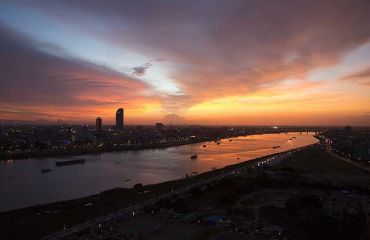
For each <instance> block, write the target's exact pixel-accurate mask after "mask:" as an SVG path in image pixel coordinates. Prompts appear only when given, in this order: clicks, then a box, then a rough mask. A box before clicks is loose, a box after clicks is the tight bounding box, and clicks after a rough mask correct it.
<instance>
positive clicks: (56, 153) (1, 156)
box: [0, 134, 257, 161]
mask: <svg viewBox="0 0 370 240" xmlns="http://www.w3.org/2000/svg"><path fill="white" fill-rule="evenodd" d="M254 135H257V134H254ZM242 136H247V135H238V136H224V137H222V138H221V139H227V138H231V137H242ZM219 139H220V138H201V139H190V140H183V141H176V142H163V143H153V144H140V145H135V144H131V145H124V146H118V145H117V146H102V147H96V148H88V149H86V148H85V149H81V148H70V149H57V150H48V151H30V152H11V153H7V152H1V153H0V161H6V160H10V159H11V160H17V159H28V158H49V157H61V156H63V157H64V156H65V157H71V156H79V155H86V154H100V153H106V152H121V151H135V150H145V149H163V148H169V147H176V146H182V145H188V144H194V143H201V142H208V141H217V140H219Z"/></svg>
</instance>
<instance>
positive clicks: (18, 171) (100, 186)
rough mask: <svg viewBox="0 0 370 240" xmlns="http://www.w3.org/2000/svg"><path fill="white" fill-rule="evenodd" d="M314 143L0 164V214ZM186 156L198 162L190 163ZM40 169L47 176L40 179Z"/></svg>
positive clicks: (252, 142) (264, 138)
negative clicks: (58, 163)
mask: <svg viewBox="0 0 370 240" xmlns="http://www.w3.org/2000/svg"><path fill="white" fill-rule="evenodd" d="M293 136H295V137H296V138H293ZM289 139H292V140H289ZM315 142H317V140H316V139H315V138H314V137H313V134H312V133H309V134H306V133H304V134H299V133H288V134H285V133H283V134H264V135H251V136H247V137H238V138H233V139H232V140H231V141H229V139H223V140H221V143H220V145H217V144H216V143H215V142H206V143H198V144H192V145H184V146H178V147H171V148H167V149H152V150H139V151H126V152H112V153H102V154H97V155H85V156H81V157H83V158H85V159H86V163H85V164H82V165H70V166H63V167H55V166H54V165H55V164H54V163H55V161H56V160H57V158H48V159H28V160H16V161H2V162H1V161H0V196H1V197H0V211H5V210H9V209H16V208H21V207H26V206H31V205H35V204H42V203H49V202H54V201H61V200H67V199H73V198H78V197H83V196H88V195H92V194H96V193H99V192H101V191H103V190H107V189H110V188H114V187H131V186H133V185H134V184H136V183H143V184H153V183H159V182H163V181H168V180H173V179H178V178H182V177H184V176H185V175H186V174H189V175H190V174H191V173H192V172H199V173H201V172H205V171H209V170H211V169H212V168H221V167H224V166H226V165H230V164H235V163H238V162H242V161H246V160H250V159H254V158H256V157H261V156H265V155H269V154H273V153H277V152H282V151H286V150H289V149H293V148H297V147H301V146H305V145H308V144H312V143H315ZM203 145H206V147H203ZM273 146H280V148H277V149H273V148H272V147H273ZM192 154H197V155H198V158H197V159H190V156H191V155H192ZM78 158H80V157H78ZM117 162H118V163H117ZM43 168H50V169H52V171H51V172H49V173H45V174H42V173H41V172H40V171H41V169H43ZM127 180H130V181H127Z"/></svg>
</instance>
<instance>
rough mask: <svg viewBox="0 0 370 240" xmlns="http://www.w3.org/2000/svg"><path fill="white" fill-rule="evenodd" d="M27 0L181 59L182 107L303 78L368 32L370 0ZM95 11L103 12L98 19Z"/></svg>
mask: <svg viewBox="0 0 370 240" xmlns="http://www.w3.org/2000/svg"><path fill="white" fill-rule="evenodd" d="M29 4H32V6H35V5H38V7H39V8H40V9H41V10H42V11H44V13H45V14H49V15H50V16H53V17H57V18H60V19H63V21H71V23H72V22H73V24H76V28H79V29H80V30H82V31H86V32H88V33H90V34H92V35H94V36H96V37H98V38H101V39H103V40H104V41H110V42H112V43H115V44H122V43H124V45H125V46H127V47H130V48H132V49H135V50H136V51H138V52H141V53H144V54H150V55H151V56H156V57H160V58H165V59H166V60H168V61H170V62H172V63H174V64H176V65H177V68H176V69H175V70H173V71H172V72H171V78H172V79H174V80H176V81H177V83H178V84H179V86H180V87H181V89H182V91H183V92H184V93H185V94H184V95H183V96H182V97H178V96H175V97H173V99H172V105H173V104H177V107H181V106H182V107H184V106H189V105H192V104H194V103H196V102H199V101H200V100H207V99H212V98H215V97H223V96H229V95H237V94H249V93H251V92H254V91H256V90H258V89H261V88H263V87H264V86H266V85H274V84H277V83H279V82H280V81H281V80H283V79H286V78H305V77H306V76H307V74H308V73H309V72H310V71H311V70H313V69H315V68H316V67H324V66H330V65H333V64H336V63H338V62H339V61H340V59H341V58H342V57H343V56H344V54H346V53H348V52H349V51H350V50H352V49H354V48H356V47H358V46H360V45H362V44H364V43H366V42H368V41H369V39H370V38H369V37H370V26H369V22H370V14H369V12H370V1H368V0H353V1H347V0H337V1H321V0H313V1H304V0H276V1H242V0H231V1H227V3H225V1H201V2H200V1H195V0H194V1H192V0H189V1H171V0H155V1H152V2H151V3H150V4H148V3H147V2H146V1H140V0H135V1H115V0H108V1H88V2H86V1H82V0H73V1H50V2H49V1H48V2H43V3H42V4H37V2H36V3H29ZM82 12H84V14H83V15H82V14H81V13H82ZM66 16H68V17H66ZM81 16H83V17H81ZM65 19H66V20H65ZM91 19H98V21H99V27H97V26H96V24H90V23H89V21H91ZM118 23H119V24H118ZM79 24H80V25H79ZM146 69H147V68H146V67H145V66H144V67H143V66H140V67H137V68H135V69H134V74H136V75H137V76H142V75H143V74H145V70H146ZM204 89H207V91H204ZM166 101H167V102H168V98H166Z"/></svg>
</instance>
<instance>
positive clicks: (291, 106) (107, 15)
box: [0, 0, 370, 126]
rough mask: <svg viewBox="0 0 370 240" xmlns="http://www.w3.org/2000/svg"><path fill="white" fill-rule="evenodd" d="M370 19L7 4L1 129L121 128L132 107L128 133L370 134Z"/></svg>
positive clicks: (361, 12)
mask: <svg viewBox="0 0 370 240" xmlns="http://www.w3.org/2000/svg"><path fill="white" fill-rule="evenodd" d="M369 12H370V2H369V1H365V0H354V1H344V0H338V1H330V2H323V1H318V0H316V1H309V2H306V1H273V2H261V1H237V0H235V1H228V2H227V4H225V2H223V1H204V2H202V3H201V4H200V3H199V2H198V1H185V2H183V1H177V2H174V1H155V2H149V3H148V2H144V1H127V2H126V1H125V2H117V1H113V0H111V1H104V2H103V1H93V2H89V3H87V2H85V1H80V0H75V1H57V0H55V1H47V2H45V1H36V0H31V1H10V0H5V1H2V2H1V3H0V59H1V60H2V61H1V64H0V72H1V74H0V81H1V85H2V87H1V88H0V121H4V122H12V121H20V122H25V123H58V121H59V122H65V123H91V124H94V121H95V120H96V117H97V116H99V117H101V118H102V119H103V120H104V125H108V124H109V125H114V123H115V115H114V112H115V111H116V109H118V108H120V107H121V106H122V107H124V109H125V124H128V125H134V124H155V123H156V122H163V123H164V124H200V125H271V126H274V125H297V126H298V125H311V126H312V125H336V126H341V125H353V126H370V94H369V92H370V58H369V56H370V24H369V23H370V15H369V14H368V13H369ZM334 23H335V24H334ZM41 120H42V121H41Z"/></svg>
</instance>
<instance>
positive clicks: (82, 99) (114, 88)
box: [0, 25, 146, 107]
mask: <svg viewBox="0 0 370 240" xmlns="http://www.w3.org/2000/svg"><path fill="white" fill-rule="evenodd" d="M0 78H1V88H0V103H2V104H12V105H19V106H22V105H39V106H43V105H49V106H69V105H73V106H75V107H76V106H81V107H83V106H87V105H95V106H99V105H101V106H104V105H110V104H117V103H118V102H116V101H112V100H113V99H114V98H113V99H111V100H109V101H107V100H105V101H102V100H97V99H98V98H99V97H102V95H103V96H104V93H109V94H110V95H113V96H117V100H118V99H122V96H124V97H125V98H126V99H130V98H132V97H133V96H135V93H134V92H136V93H138V92H139V91H140V90H142V89H145V88H146V85H145V84H143V83H141V82H138V81H134V80H131V79H130V78H129V77H127V76H125V75H123V74H120V73H117V72H115V71H112V70H110V69H107V68H105V67H101V66H98V65H94V64H91V63H87V62H82V61H81V60H78V59H67V58H62V57H58V56H55V55H51V54H48V53H45V52H42V51H40V50H38V48H37V43H35V42H33V41H32V40H31V39H28V38H27V37H25V36H23V35H21V34H19V33H17V32H15V31H13V30H11V29H9V28H6V27H4V26H1V25H0Z"/></svg>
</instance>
